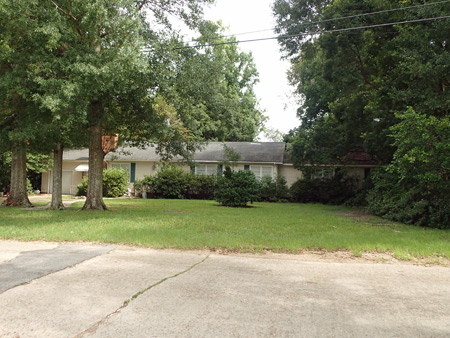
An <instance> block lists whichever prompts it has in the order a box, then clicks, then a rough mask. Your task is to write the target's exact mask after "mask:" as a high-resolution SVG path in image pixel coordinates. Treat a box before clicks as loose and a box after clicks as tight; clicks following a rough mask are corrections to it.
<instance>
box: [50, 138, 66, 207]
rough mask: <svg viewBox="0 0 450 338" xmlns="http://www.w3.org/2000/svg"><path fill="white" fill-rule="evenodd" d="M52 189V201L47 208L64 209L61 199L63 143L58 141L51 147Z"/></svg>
mask: <svg viewBox="0 0 450 338" xmlns="http://www.w3.org/2000/svg"><path fill="white" fill-rule="evenodd" d="M53 162H54V164H53V189H52V201H51V203H50V205H49V206H48V208H49V209H50V210H63V209H65V207H64V204H63V201H62V162H63V145H62V144H61V143H58V144H57V145H56V147H55V149H53Z"/></svg>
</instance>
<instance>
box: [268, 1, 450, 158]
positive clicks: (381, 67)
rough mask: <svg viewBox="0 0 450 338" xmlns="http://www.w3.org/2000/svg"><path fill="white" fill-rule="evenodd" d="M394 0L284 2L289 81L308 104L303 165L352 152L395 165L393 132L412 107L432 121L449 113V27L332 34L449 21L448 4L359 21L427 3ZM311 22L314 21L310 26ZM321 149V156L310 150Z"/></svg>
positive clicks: (279, 13)
mask: <svg viewBox="0 0 450 338" xmlns="http://www.w3.org/2000/svg"><path fill="white" fill-rule="evenodd" d="M421 3H422V2H421V1H409V2H407V3H406V2H404V1H386V0H365V1H356V0H340V1H337V0H328V1H314V0H300V1H295V2H293V1H287V0H277V1H275V3H274V12H275V15H276V18H277V31H278V32H279V33H280V35H285V34H302V33H304V34H305V35H301V36H299V37H297V38H295V39H283V40H280V43H281V47H282V50H283V51H284V52H285V57H287V58H289V59H290V60H291V63H292V67H291V71H290V75H289V79H290V81H291V83H292V84H293V85H295V86H296V91H297V93H298V95H299V96H300V97H301V98H302V101H303V104H302V105H301V106H300V107H299V110H298V115H299V117H300V119H301V120H302V126H301V127H300V128H299V130H298V133H297V136H298V137H294V145H293V151H294V153H293V154H294V155H293V158H294V160H295V161H296V162H297V165H300V163H304V164H306V163H308V162H309V163H329V162H330V161H332V162H342V160H343V159H344V158H345V155H346V153H347V152H348V151H350V150H352V149H364V150H366V151H367V152H369V153H370V154H371V155H373V156H375V157H376V158H378V160H379V161H380V162H381V163H389V161H390V160H391V159H392V155H393V153H394V151H395V146H392V143H393V140H392V138H391V137H390V127H391V126H393V125H395V124H396V123H398V122H399V121H398V118H397V117H396V115H395V113H402V112H404V111H405V110H406V109H407V106H412V107H413V108H414V109H416V110H419V111H423V112H427V114H430V115H436V116H443V115H445V114H448V109H449V108H448V107H449V99H450V98H449V96H448V95H446V90H445V89H446V88H447V87H448V85H449V83H450V82H449V81H450V79H449V76H448V71H446V70H445V69H446V67H447V66H446V65H448V62H449V46H448V33H449V26H448V21H447V20H435V21H429V22H423V23H414V24H406V25H393V26H383V27H377V28H372V29H366V30H362V29H361V30H354V31H343V32H336V33H332V34H330V33H326V31H328V30H337V29H340V28H350V27H360V26H368V25H377V24H382V23H386V22H396V21H404V20H414V19H420V18H426V17H438V16H442V13H444V12H446V11H447V10H448V7H449V6H448V4H441V5H435V6H427V7H419V8H414V9H409V10H401V11H393V12H386V13H380V14H377V15H364V16H357V17H353V18H351V19H340V20H335V21H329V20H331V19H337V18H342V17H347V16H354V15H359V14H364V13H370V12H375V11H383V10H388V9H393V8H402V7H406V6H411V5H418V4H421ZM307 22H314V23H313V24H309V23H307ZM308 149H314V150H308Z"/></svg>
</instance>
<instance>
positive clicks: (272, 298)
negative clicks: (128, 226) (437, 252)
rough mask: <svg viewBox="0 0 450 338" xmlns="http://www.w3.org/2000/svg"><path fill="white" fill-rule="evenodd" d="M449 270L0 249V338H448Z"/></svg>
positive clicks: (70, 248) (36, 246) (147, 252)
mask: <svg viewBox="0 0 450 338" xmlns="http://www.w3.org/2000/svg"><path fill="white" fill-rule="evenodd" d="M449 336H450V268H448V267H439V266H434V267H424V266H413V265H403V264H374V263H368V264H367V263H333V262H320V261H305V258H304V257H302V256H301V255H299V256H294V255H292V256H291V255H265V256H252V255H232V256H226V255H218V254H209V253H206V252H179V251H160V250H151V249H137V248H131V247H115V246H98V245H97V246H95V245H86V244H57V243H22V242H14V241H0V337H7V338H12V337H20V338H26V337H58V338H61V337H449Z"/></svg>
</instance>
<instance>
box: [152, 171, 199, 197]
mask: <svg viewBox="0 0 450 338" xmlns="http://www.w3.org/2000/svg"><path fill="white" fill-rule="evenodd" d="M190 175H191V174H190V173H187V172H185V171H184V170H183V169H182V168H180V167H176V166H164V167H162V168H161V171H159V172H158V173H157V174H156V176H155V179H154V181H153V183H152V185H150V186H149V190H148V191H149V193H150V196H151V197H155V198H174V199H183V198H185V196H186V194H187V191H188V188H189V176H190Z"/></svg>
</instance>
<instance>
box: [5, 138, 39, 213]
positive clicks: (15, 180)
mask: <svg viewBox="0 0 450 338" xmlns="http://www.w3.org/2000/svg"><path fill="white" fill-rule="evenodd" d="M11 157H12V162H11V189H10V191H9V196H8V198H7V199H6V201H5V202H4V204H5V205H9V206H21V207H31V206H33V205H32V204H31V202H30V200H29V199H28V195H27V152H26V147H25V144H23V145H21V144H17V143H14V144H13V147H12V152H11Z"/></svg>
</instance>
